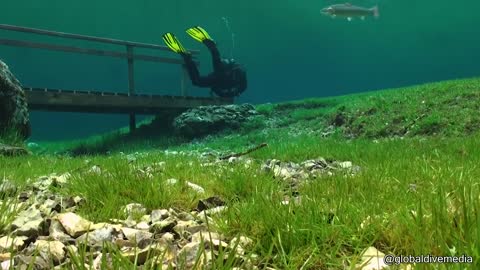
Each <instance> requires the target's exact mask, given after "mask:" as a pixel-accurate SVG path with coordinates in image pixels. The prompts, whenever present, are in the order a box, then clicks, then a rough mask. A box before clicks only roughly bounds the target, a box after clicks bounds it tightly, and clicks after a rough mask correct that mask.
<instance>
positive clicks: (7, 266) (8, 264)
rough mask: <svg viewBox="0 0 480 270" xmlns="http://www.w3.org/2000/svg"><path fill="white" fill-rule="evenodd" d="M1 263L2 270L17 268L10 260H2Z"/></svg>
mask: <svg viewBox="0 0 480 270" xmlns="http://www.w3.org/2000/svg"><path fill="white" fill-rule="evenodd" d="M0 262H1V263H0V269H1V270H10V269H15V268H13V267H14V266H15V264H14V263H13V261H11V260H10V259H8V260H5V261H2V260H0Z"/></svg>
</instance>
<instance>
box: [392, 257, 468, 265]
mask: <svg viewBox="0 0 480 270" xmlns="http://www.w3.org/2000/svg"><path fill="white" fill-rule="evenodd" d="M383 261H384V262H385V264H387V265H393V264H396V265H399V264H408V263H419V264H420V263H472V262H473V258H472V257H471V256H467V255H461V256H432V255H421V256H412V255H409V256H402V255H400V256H395V255H385V257H384V258H383Z"/></svg>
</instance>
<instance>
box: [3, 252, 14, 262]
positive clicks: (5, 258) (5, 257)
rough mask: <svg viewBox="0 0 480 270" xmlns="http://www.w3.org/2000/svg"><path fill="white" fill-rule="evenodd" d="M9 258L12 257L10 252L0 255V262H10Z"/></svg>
mask: <svg viewBox="0 0 480 270" xmlns="http://www.w3.org/2000/svg"><path fill="white" fill-rule="evenodd" d="M11 257H12V254H11V253H10V252H7V253H0V262H3V261H6V260H10V258H11Z"/></svg>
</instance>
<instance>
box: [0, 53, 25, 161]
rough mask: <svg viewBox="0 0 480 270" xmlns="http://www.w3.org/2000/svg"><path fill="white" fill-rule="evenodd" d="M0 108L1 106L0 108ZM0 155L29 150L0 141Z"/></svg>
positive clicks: (15, 153)
mask: <svg viewBox="0 0 480 270" xmlns="http://www.w3.org/2000/svg"><path fill="white" fill-rule="evenodd" d="M0 62H1V61H0ZM0 100H1V96H0ZM0 102H1V101H0ZM0 110H1V108H0ZM0 119H1V117H0ZM0 121H1V120H0ZM0 155H2V156H25V155H30V152H29V151H28V150H26V149H25V148H23V147H19V146H11V145H6V144H1V143H0Z"/></svg>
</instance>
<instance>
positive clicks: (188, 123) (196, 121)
mask: <svg viewBox="0 0 480 270" xmlns="http://www.w3.org/2000/svg"><path fill="white" fill-rule="evenodd" d="M257 114H258V113H257V111H256V110H255V107H253V105H251V104H241V105H235V104H232V105H223V106H200V107H198V108H193V109H190V110H188V111H186V112H184V113H182V114H181V115H179V116H178V117H176V118H175V119H174V122H173V127H174V129H175V132H176V133H177V134H180V135H183V136H185V137H191V138H192V137H200V136H204V135H208V134H213V133H215V132H218V131H221V130H224V129H236V128H239V127H240V124H241V123H242V122H245V121H246V120H249V119H250V118H251V117H253V116H255V115H257Z"/></svg>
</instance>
